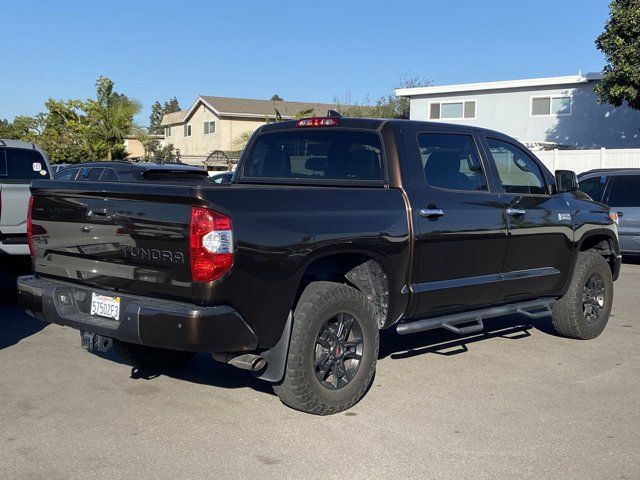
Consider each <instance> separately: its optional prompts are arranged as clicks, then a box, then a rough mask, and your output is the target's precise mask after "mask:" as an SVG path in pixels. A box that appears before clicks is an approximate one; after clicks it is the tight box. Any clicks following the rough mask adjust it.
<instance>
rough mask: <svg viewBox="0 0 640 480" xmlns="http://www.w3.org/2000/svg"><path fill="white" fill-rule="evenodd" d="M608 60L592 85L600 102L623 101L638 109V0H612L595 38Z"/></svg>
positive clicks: (620, 103) (617, 102)
mask: <svg viewBox="0 0 640 480" xmlns="http://www.w3.org/2000/svg"><path fill="white" fill-rule="evenodd" d="M596 46H597V47H598V49H599V50H600V51H601V52H602V53H604V55H605V58H606V60H607V64H606V65H605V67H604V72H603V78H602V81H601V82H599V83H598V85H596V87H595V92H596V93H597V95H598V98H599V100H600V101H601V102H603V103H610V104H611V105H614V106H616V107H619V106H621V105H622V104H623V103H624V102H627V104H628V105H629V106H630V107H631V108H634V109H636V110H637V109H640V0H613V1H612V2H611V3H610V4H609V20H608V21H607V23H606V25H605V28H604V32H602V34H601V35H600V36H599V37H598V38H597V39H596Z"/></svg>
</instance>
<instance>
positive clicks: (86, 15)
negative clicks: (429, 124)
mask: <svg viewBox="0 0 640 480" xmlns="http://www.w3.org/2000/svg"><path fill="white" fill-rule="evenodd" d="M607 3H608V2H607V1H606V0H530V1H522V0H510V1H509V0H507V1H504V0H447V1H440V0H437V1H434V0H421V1H420V0H418V1H413V0H404V1H389V0H386V1H378V0H367V1H361V0H341V1H333V0H321V1H320V0H319V1H310V0H304V1H302V0H298V1H277V0H271V1H255V2H254V1H245V0H235V1H225V2H219V1H215V0H208V1H199V0H194V1H176V0H172V1H165V0H155V1H147V0H129V1H120V0H106V1H99V0H56V1H51V0H32V1H31V0H22V1H7V0H4V1H3V2H2V22H1V23H0V25H1V26H0V32H1V35H0V36H1V38H2V47H1V48H0V118H8V119H12V118H13V117H14V116H16V115H34V114H36V113H38V112H40V111H43V110H44V109H45V108H44V102H45V101H46V100H47V99H48V98H49V97H53V98H55V99H69V98H81V99H86V98H89V97H92V96H94V94H95V81H96V79H97V77H98V76H100V75H105V76H108V77H110V78H111V79H112V80H114V81H115V82H116V90H117V91H119V92H121V93H124V94H126V95H128V96H130V97H133V98H135V99H137V100H138V101H140V102H141V103H142V105H143V110H142V112H141V113H140V115H139V116H138V117H137V121H138V122H139V123H140V124H142V125H146V124H147V123H148V116H149V112H150V107H151V104H152V103H153V102H154V101H156V100H160V101H161V102H164V101H166V100H167V99H169V98H170V97H173V96H176V97H177V98H178V100H179V101H180V106H181V107H182V108H183V109H188V108H189V107H190V106H191V105H192V103H193V102H194V101H195V99H196V97H197V96H198V95H215V96H229V97H244V98H263V99H268V98H270V97H271V96H272V95H274V94H276V93H277V94H278V95H280V96H281V97H282V98H284V99H285V100H297V101H314V102H315V101H318V102H329V103H330V102H332V101H333V100H334V99H335V98H336V97H338V98H340V99H343V100H344V99H351V101H352V102H359V103H363V102H366V100H367V99H371V100H375V99H376V98H379V97H380V96H383V95H386V94H389V93H391V92H392V91H393V88H394V86H396V84H397V83H398V81H399V80H400V79H401V77H402V76H421V77H424V78H426V79H428V80H431V81H432V82H434V84H439V85H442V84H450V83H467V82H480V81H493V80H510V79H517V78H531V77H544V76H559V75H573V74H576V73H578V71H582V72H589V71H599V70H601V69H602V67H603V66H604V59H603V57H602V55H601V54H600V52H598V51H597V50H596V48H595V45H594V40H595V38H596V37H597V36H598V34H599V33H600V32H601V31H602V29H603V27H604V24H605V22H606V19H607V15H608V7H607Z"/></svg>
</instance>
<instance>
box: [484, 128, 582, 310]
mask: <svg viewBox="0 0 640 480" xmlns="http://www.w3.org/2000/svg"><path fill="white" fill-rule="evenodd" d="M484 145H485V148H486V149H487V151H488V155H487V157H488V158H489V159H490V166H491V168H492V169H493V172H494V178H496V179H497V180H498V183H499V188H501V195H500V202H501V204H502V208H503V209H504V212H505V218H506V222H507V228H508V231H509V237H508V241H507V253H506V256H505V258H504V265H503V267H502V272H503V278H504V282H503V288H502V298H501V300H502V301H504V302H513V301H517V300H525V299H528V298H535V297H539V296H541V295H554V294H558V293H560V292H561V291H562V290H563V288H564V285H565V282H566V281H567V279H568V276H569V274H570V272H571V265H572V259H573V226H572V225H573V221H572V217H571V211H570V208H569V204H568V203H567V201H566V200H565V198H564V195H563V194H551V189H550V185H549V180H550V179H549V178H548V176H547V175H545V174H544V170H543V167H542V166H541V165H540V163H539V161H538V160H537V159H535V158H534V157H533V155H532V154H530V153H529V152H528V151H526V150H525V149H524V148H522V147H520V146H518V145H516V144H515V143H511V142H510V141H508V140H507V139H503V138H491V137H486V138H485V144H484Z"/></svg>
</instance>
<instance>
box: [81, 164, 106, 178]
mask: <svg viewBox="0 0 640 480" xmlns="http://www.w3.org/2000/svg"><path fill="white" fill-rule="evenodd" d="M103 170H104V168H95V167H94V168H89V167H84V168H83V169H82V170H80V175H79V176H78V180H85V181H90V182H95V181H96V180H98V179H99V178H100V175H102V171H103Z"/></svg>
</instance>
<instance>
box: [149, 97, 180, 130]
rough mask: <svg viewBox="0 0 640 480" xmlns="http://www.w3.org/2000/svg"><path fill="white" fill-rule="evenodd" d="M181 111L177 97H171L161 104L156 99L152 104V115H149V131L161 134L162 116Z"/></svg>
mask: <svg viewBox="0 0 640 480" xmlns="http://www.w3.org/2000/svg"><path fill="white" fill-rule="evenodd" d="M179 111H180V103H178V99H177V98H176V97H172V98H170V99H169V100H168V101H166V102H164V104H161V103H160V102H158V101H156V102H154V104H153V105H151V115H149V133H151V134H156V135H160V134H162V133H163V130H162V117H164V116H165V115H166V114H167V113H174V112H179Z"/></svg>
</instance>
